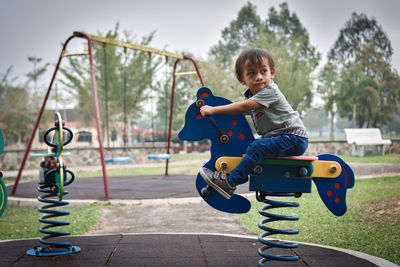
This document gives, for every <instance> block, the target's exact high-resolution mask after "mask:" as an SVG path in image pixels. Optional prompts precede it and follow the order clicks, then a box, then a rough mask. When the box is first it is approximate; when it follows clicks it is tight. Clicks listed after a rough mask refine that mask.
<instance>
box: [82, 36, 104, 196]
mask: <svg viewBox="0 0 400 267" xmlns="http://www.w3.org/2000/svg"><path fill="white" fill-rule="evenodd" d="M74 35H76V36H78V37H83V38H85V39H86V40H87V42H88V53H89V64H90V76H91V80H92V89H93V99H94V108H95V113H96V125H97V139H98V141H99V150H100V160H101V168H102V171H103V183H104V193H105V197H106V198H109V197H110V193H109V191H108V181H107V169H106V162H105V159H104V146H103V138H102V133H101V122H100V111H99V102H98V97H97V87H96V76H95V73H94V64H93V54H92V41H91V40H90V37H89V35H87V34H86V33H83V32H75V33H74Z"/></svg>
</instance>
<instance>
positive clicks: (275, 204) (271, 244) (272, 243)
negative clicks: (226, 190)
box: [256, 192, 299, 266]
mask: <svg viewBox="0 0 400 267" xmlns="http://www.w3.org/2000/svg"><path fill="white" fill-rule="evenodd" d="M256 196H257V200H258V201H260V202H264V203H266V204H267V205H265V206H263V207H262V208H260V209H259V211H258V212H259V213H260V214H261V215H262V216H264V217H267V218H265V219H263V220H261V221H260V222H259V223H258V227H259V228H260V229H262V230H263V231H265V232H264V233H261V234H260V235H259V236H258V241H259V242H260V243H262V244H263V246H262V247H261V248H260V249H259V250H258V254H259V255H260V256H261V257H263V258H262V259H260V260H259V261H258V266H265V265H264V263H266V262H268V261H271V260H278V261H297V260H298V259H299V257H298V256H296V255H294V256H292V255H271V254H268V253H266V250H267V249H270V248H286V249H292V248H297V247H298V246H299V244H297V243H294V242H286V241H279V240H266V239H265V237H267V236H271V235H276V234H286V235H295V234H298V233H299V231H298V230H294V229H275V228H272V227H267V226H265V224H266V223H269V222H274V221H282V220H286V221H297V220H298V219H299V217H297V216H287V215H277V214H273V213H269V212H266V210H269V209H274V208H286V207H298V206H299V204H298V203H296V202H283V201H277V200H271V199H267V198H266V197H267V196H271V197H290V196H295V194H292V193H265V192H257V195H256Z"/></svg>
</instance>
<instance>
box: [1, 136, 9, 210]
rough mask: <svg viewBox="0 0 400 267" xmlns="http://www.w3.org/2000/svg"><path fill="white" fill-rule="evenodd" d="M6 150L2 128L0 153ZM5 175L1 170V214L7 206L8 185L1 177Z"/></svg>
mask: <svg viewBox="0 0 400 267" xmlns="http://www.w3.org/2000/svg"><path fill="white" fill-rule="evenodd" d="M3 152H4V137H3V132H2V131H1V129H0V154H2V153H3ZM2 177H3V173H2V172H1V171H0V216H1V215H2V214H3V212H4V210H5V209H6V207H7V199H8V196H7V187H6V185H5V183H4V181H3V179H1V178H2Z"/></svg>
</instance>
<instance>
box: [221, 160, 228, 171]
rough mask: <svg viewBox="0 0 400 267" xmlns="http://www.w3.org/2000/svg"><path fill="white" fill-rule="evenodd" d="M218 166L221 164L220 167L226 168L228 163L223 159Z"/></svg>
mask: <svg viewBox="0 0 400 267" xmlns="http://www.w3.org/2000/svg"><path fill="white" fill-rule="evenodd" d="M220 166H221V169H223V170H225V169H226V168H228V163H226V162H225V161H223V162H221V164H220Z"/></svg>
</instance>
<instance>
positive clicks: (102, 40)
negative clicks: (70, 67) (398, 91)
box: [11, 32, 204, 198]
mask: <svg viewBox="0 0 400 267" xmlns="http://www.w3.org/2000/svg"><path fill="white" fill-rule="evenodd" d="M74 38H83V39H86V40H87V43H88V51H87V52H83V53H73V54H67V53H66V48H67V45H68V43H69V42H70V41H71V40H72V39H74ZM92 41H93V42H98V43H102V44H103V45H106V44H109V45H114V46H119V47H124V49H126V48H128V49H134V50H139V51H143V52H148V53H150V54H159V55H162V56H165V57H166V58H174V59H175V63H174V67H173V72H172V76H173V79H172V88H171V100H170V113H169V127H168V144H167V154H169V153H170V149H171V132H172V129H171V127H172V119H173V108H174V94H175V85H176V76H180V75H190V74H197V76H198V78H199V80H200V83H201V85H202V86H204V81H203V78H202V77H201V74H200V71H199V68H198V66H197V63H196V61H195V60H194V59H193V58H191V57H189V56H185V55H184V54H178V53H171V52H168V51H165V50H158V49H155V48H152V47H148V46H144V45H137V44H133V43H129V42H123V41H118V40H115V39H111V38H105V37H102V36H97V35H92V34H88V33H84V32H74V33H73V34H72V35H71V36H70V37H69V38H68V39H67V40H66V41H65V43H64V45H63V48H62V50H61V53H60V56H59V59H58V62H57V64H56V67H55V70H54V73H53V76H52V78H51V81H50V85H49V87H48V89H47V92H46V94H45V96H44V99H43V103H42V106H41V108H40V111H39V114H38V117H37V119H36V123H35V125H34V127H33V130H32V133H31V136H30V139H29V142H28V145H27V148H26V150H25V154H24V156H23V158H22V161H21V165H20V168H19V170H18V175H17V178H16V180H15V182H14V186H13V188H12V192H11V195H15V192H16V190H17V187H18V183H19V180H20V178H21V174H22V171H23V169H24V166H25V163H26V160H27V158H28V155H29V152H30V149H31V147H32V142H33V140H34V138H35V135H36V131H37V129H38V127H39V123H40V120H41V118H42V115H43V112H44V109H45V107H46V103H47V100H48V98H49V95H50V92H51V89H52V87H53V83H54V80H55V77H56V74H57V72H58V70H59V68H60V64H61V61H62V59H63V58H64V57H69V56H83V55H88V56H89V65H90V77H91V84H92V90H93V100H94V106H95V115H96V126H97V136H98V143H99V150H100V160H101V167H102V172H103V183H104V193H105V198H110V192H109V190H108V181H107V169H106V164H105V157H104V146H103V139H102V131H101V122H100V112H99V104H98V96H97V86H96V76H95V72H94V64H93V53H92ZM182 60H189V61H190V62H192V64H193V66H194V68H195V72H181V73H177V72H176V69H177V66H178V63H179V62H180V61H182ZM168 165H169V159H166V163H165V175H166V176H168Z"/></svg>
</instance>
